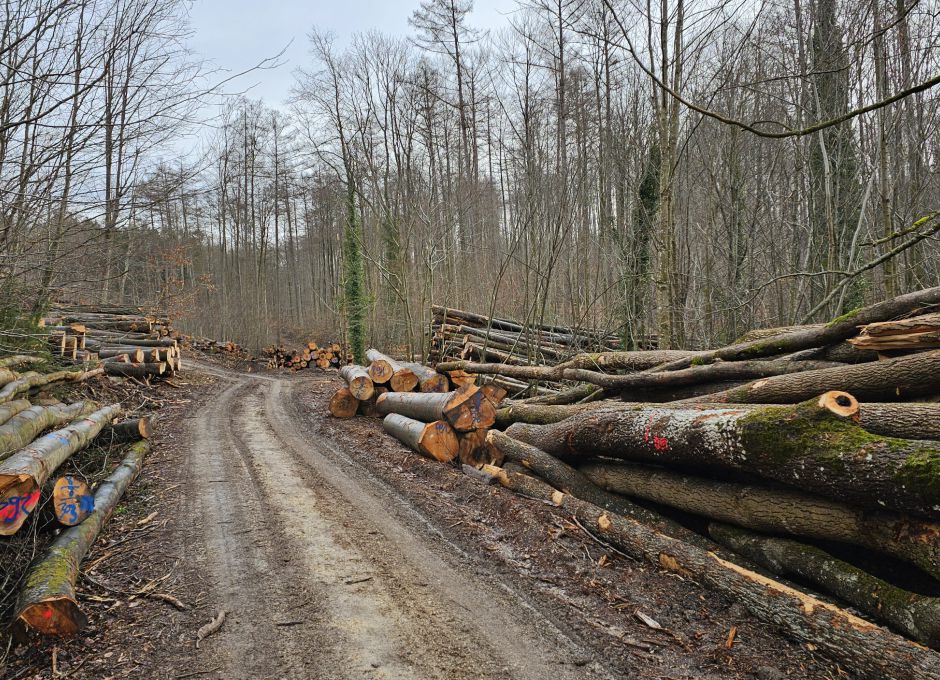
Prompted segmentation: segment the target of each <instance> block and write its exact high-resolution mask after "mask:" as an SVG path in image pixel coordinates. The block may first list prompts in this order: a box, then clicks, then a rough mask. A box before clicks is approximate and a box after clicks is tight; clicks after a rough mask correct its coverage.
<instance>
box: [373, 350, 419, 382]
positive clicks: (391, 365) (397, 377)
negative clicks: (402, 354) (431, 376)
mask: <svg viewBox="0 0 940 680" xmlns="http://www.w3.org/2000/svg"><path fill="white" fill-rule="evenodd" d="M366 358H367V359H368V360H369V361H371V362H372V364H371V365H370V366H369V374H370V375H371V376H372V381H373V382H375V383H382V384H384V383H386V382H387V383H388V386H389V387H391V388H392V390H394V391H395V392H411V391H412V390H413V389H414V388H415V387H417V386H418V376H417V375H415V373H414V371H412V370H411V369H410V368H407V367H405V366H404V365H402V364H400V363H398V362H397V361H395V360H394V359H392V358H391V357H389V356H386V355H385V354H382V353H381V352H380V351H378V350H377V349H370V350H368V351H366ZM372 366H375V367H376V368H375V371H374V372H373V369H372ZM389 370H391V372H392V373H391V375H390V376H388V378H387V379H386V380H376V377H375V376H376V373H379V372H381V376H380V377H383V378H384V377H385V376H386V375H388V371H389Z"/></svg>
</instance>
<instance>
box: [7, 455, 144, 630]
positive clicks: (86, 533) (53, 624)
mask: <svg viewBox="0 0 940 680" xmlns="http://www.w3.org/2000/svg"><path fill="white" fill-rule="evenodd" d="M149 450H150V443H149V442H147V441H141V442H138V443H137V444H134V445H133V446H131V447H130V449H129V450H128V452H127V455H126V456H125V457H124V460H123V461H122V462H121V465H120V466H119V467H118V468H117V469H116V470H115V471H114V472H112V473H111V475H110V476H109V477H108V478H107V479H106V480H105V481H104V482H103V483H102V484H101V486H99V487H98V491H97V492H96V493H95V510H94V512H92V513H91V514H90V515H89V516H88V517H87V518H85V521H83V522H82V523H81V524H79V525H77V526H74V527H71V528H69V529H66V530H65V531H63V532H62V533H61V534H59V536H58V538H56V539H55V541H54V542H53V543H52V545H51V546H50V547H49V549H48V550H47V551H46V555H45V556H44V557H43V558H42V559H41V560H40V561H39V562H37V563H36V564H35V565H33V567H32V568H31V569H30V570H29V573H28V574H27V575H26V581H25V583H24V585H23V589H22V590H21V591H20V595H19V598H18V599H17V603H16V620H18V621H21V622H22V623H24V624H26V625H27V626H29V627H30V628H33V629H35V630H38V631H39V632H40V633H43V634H45V635H74V634H75V633H77V632H78V631H80V630H81V629H82V628H83V627H84V626H85V623H86V621H87V619H86V617H85V615H84V614H83V613H82V610H81V608H80V607H79V606H78V599H77V598H76V596H75V582H76V580H77V579H78V573H79V568H80V566H81V563H82V560H83V559H84V558H85V555H87V554H88V551H89V550H90V549H91V546H92V545H94V543H95V541H96V540H97V538H98V534H99V533H101V529H102V527H104V525H105V524H106V523H107V522H108V520H109V519H110V518H111V515H112V514H113V513H114V509H115V508H116V507H117V504H118V501H120V499H121V496H123V495H124V492H125V491H126V490H127V487H128V486H130V484H131V483H132V482H133V481H134V479H136V478H137V475H138V474H140V469H141V467H142V466H143V462H144V457H145V456H146V455H147V452H148V451H149Z"/></svg>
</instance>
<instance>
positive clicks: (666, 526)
mask: <svg viewBox="0 0 940 680" xmlns="http://www.w3.org/2000/svg"><path fill="white" fill-rule="evenodd" d="M487 441H488V442H489V444H490V446H491V447H492V448H494V449H496V450H497V451H499V452H500V453H501V454H502V455H503V456H504V457H505V459H506V460H507V461H511V462H513V463H518V464H519V465H522V466H523V467H524V468H525V469H526V470H530V471H531V472H534V473H535V474H536V475H537V476H538V477H540V478H542V479H543V480H545V481H546V482H548V483H549V484H551V485H552V486H553V487H554V488H556V489H558V490H559V491H562V492H564V493H568V494H571V495H573V496H575V497H577V498H580V499H581V500H583V501H586V502H588V503H593V504H594V505H596V506H598V507H601V508H604V509H605V510H610V511H611V512H616V513H618V514H621V515H625V516H627V517H632V518H633V519H635V520H638V521H640V522H643V523H644V524H646V525H647V526H650V527H652V528H654V529H656V530H657V531H661V532H663V533H664V534H666V535H668V536H672V537H673V538H679V539H681V540H683V541H688V542H690V543H692V544H694V545H698V546H700V547H702V548H705V549H706V550H714V549H715V548H716V547H717V546H716V545H715V544H714V543H712V542H711V541H709V540H708V539H707V538H705V537H704V536H701V535H700V534H697V533H695V532H694V531H690V530H689V529H686V528H685V527H684V526H682V525H681V524H679V523H678V522H675V521H673V520H671V519H668V518H667V517H664V516H663V515H661V514H659V513H658V512H654V511H652V510H649V509H647V508H644V507H641V506H639V505H637V504H636V503H633V502H632V501H630V500H628V499H627V498H624V497H623V496H618V495H617V494H613V493H610V492H609V491H607V490H605V489H603V488H601V487H600V486H598V485H597V484H595V483H594V482H593V481H592V480H591V479H589V478H588V477H587V476H585V475H584V474H582V473H581V472H580V471H579V470H577V469H575V468H574V467H572V466H570V465H568V464H567V463H565V462H564V461H561V460H559V459H557V458H555V457H554V456H550V455H549V454H547V453H545V452H544V451H542V450H541V449H538V448H536V447H534V446H531V445H529V444H526V443H525V442H521V441H519V440H517V439H513V438H512V437H510V436H508V435H506V434H503V433H502V432H497V431H496V430H490V432H489V434H488V435H487Z"/></svg>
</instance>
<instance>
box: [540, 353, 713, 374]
mask: <svg viewBox="0 0 940 680" xmlns="http://www.w3.org/2000/svg"><path fill="white" fill-rule="evenodd" d="M698 354H700V352H690V351H686V350H678V349H659V350H645V351H644V350H641V351H636V352H594V353H585V354H578V355H577V356H575V357H572V358H571V359H569V360H568V361H565V362H564V363H561V364H558V368H583V369H587V370H593V371H603V372H610V371H627V372H632V371H645V370H647V369H650V368H655V367H656V366H660V365H662V364H665V363H666V362H669V361H675V360H677V359H694V358H695V356H696V355H698Z"/></svg>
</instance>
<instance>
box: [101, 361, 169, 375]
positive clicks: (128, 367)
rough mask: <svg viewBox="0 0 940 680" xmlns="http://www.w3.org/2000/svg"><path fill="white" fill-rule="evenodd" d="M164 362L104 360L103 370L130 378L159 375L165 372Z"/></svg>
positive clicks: (109, 373) (108, 373)
mask: <svg viewBox="0 0 940 680" xmlns="http://www.w3.org/2000/svg"><path fill="white" fill-rule="evenodd" d="M166 370H167V365H166V362H163V361H161V362H159V363H152V364H125V363H123V362H119V361H105V362H104V372H105V373H106V374H107V375H120V376H124V377H132V378H151V377H159V376H161V375H163V374H164V373H166Z"/></svg>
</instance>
